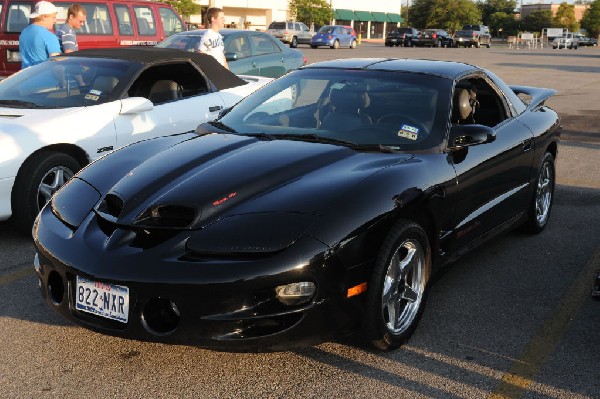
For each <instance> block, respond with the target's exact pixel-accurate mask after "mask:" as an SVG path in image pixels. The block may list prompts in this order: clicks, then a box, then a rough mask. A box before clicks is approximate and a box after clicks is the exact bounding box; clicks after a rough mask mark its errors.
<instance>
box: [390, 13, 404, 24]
mask: <svg viewBox="0 0 600 399" xmlns="http://www.w3.org/2000/svg"><path fill="white" fill-rule="evenodd" d="M387 17H388V19H389V21H390V22H404V18H402V17H401V16H400V14H394V13H393V12H388V13H387Z"/></svg>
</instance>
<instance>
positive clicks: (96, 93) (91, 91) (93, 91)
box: [90, 89, 102, 96]
mask: <svg viewBox="0 0 600 399" xmlns="http://www.w3.org/2000/svg"><path fill="white" fill-rule="evenodd" d="M90 94H95V95H97V96H99V95H100V94H102V92H101V91H100V90H95V89H92V90H90Z"/></svg>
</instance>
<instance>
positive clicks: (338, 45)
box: [331, 40, 340, 50]
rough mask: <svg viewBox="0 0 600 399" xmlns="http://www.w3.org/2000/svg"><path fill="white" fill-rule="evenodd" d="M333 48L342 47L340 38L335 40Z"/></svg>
mask: <svg viewBox="0 0 600 399" xmlns="http://www.w3.org/2000/svg"><path fill="white" fill-rule="evenodd" d="M331 48H332V49H334V50H337V49H338V48H340V42H339V41H338V40H336V41H334V42H333V45H332V46H331Z"/></svg>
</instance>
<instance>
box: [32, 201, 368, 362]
mask: <svg viewBox="0 0 600 399" xmlns="http://www.w3.org/2000/svg"><path fill="white" fill-rule="evenodd" d="M97 223H98V218H97V217H96V216H95V215H94V214H93V213H92V214H90V215H88V217H87V219H86V220H85V222H84V223H83V224H82V226H81V227H80V228H79V229H77V230H75V231H73V230H72V229H70V228H68V227H67V226H65V225H64V224H63V223H62V222H61V221H59V220H58V219H57V218H56V217H55V216H54V215H53V214H52V212H51V210H50V207H49V206H47V207H45V208H44V210H43V211H42V213H41V214H40V217H39V218H38V221H37V222H36V225H35V227H34V240H35V245H36V250H37V253H36V258H35V262H34V266H35V269H36V272H37V275H38V278H39V280H40V289H41V293H42V296H43V297H44V299H45V301H46V303H47V305H48V306H49V307H50V308H51V309H53V310H54V311H56V312H58V313H59V314H61V315H62V316H64V317H65V318H67V319H68V320H71V321H72V322H74V323H76V324H79V325H81V326H84V327H86V328H89V329H91V330H94V331H98V332H101V333H104V334H109V335H114V336H119V337H123V338H129V339H137V340H143V341H155V342H166V343H173V344H184V345H194V346H200V347H207V348H211V349H217V350H227V351H267V350H286V349H289V348H294V347H298V346H307V345H312V344H315V343H319V342H323V341H325V340H327V339H330V338H331V337H334V336H337V335H340V334H344V333H346V332H350V331H351V330H353V329H354V328H355V327H356V325H357V320H358V317H357V316H359V315H360V309H361V302H362V298H361V297H360V296H359V297H354V298H351V299H347V298H346V296H345V293H346V286H345V283H344V281H345V279H346V277H345V270H344V268H343V267H342V265H341V264H340V262H339V260H338V258H337V257H336V256H334V255H331V254H330V251H329V250H328V249H327V248H326V247H325V246H324V245H323V244H322V243H320V242H318V241H316V240H314V239H311V238H306V237H305V238H301V239H299V240H298V241H297V242H296V243H295V244H293V245H292V246H291V247H289V248H288V249H286V250H283V251H281V252H279V253H277V254H272V255H269V256H264V257H262V256H258V257H257V256H250V257H248V258H246V259H242V258H240V257H233V256H232V257H224V258H218V257H215V256H214V255H212V256H205V257H203V256H200V257H192V256H189V254H188V255H186V254H185V240H186V236H185V235H186V234H189V233H185V232H181V233H179V234H177V235H175V236H174V237H172V238H170V239H167V240H166V241H165V242H163V243H162V244H160V245H157V246H155V247H153V248H143V249H142V248H138V247H135V246H133V245H132V242H133V241H131V240H129V238H131V232H126V231H122V230H120V229H118V228H117V229H116V230H115V231H114V232H113V233H112V234H111V235H110V236H107V235H105V234H104V233H103V232H102V229H101V227H99V226H98V225H97ZM128 237H129V238H128ZM133 240H135V239H133ZM76 276H81V277H84V278H87V279H90V280H93V281H96V282H98V283H106V284H113V285H122V286H126V287H128V288H129V312H128V313H129V314H128V321H127V323H122V322H120V321H115V320H110V319H107V318H104V317H101V316H97V315H94V314H90V313H86V312H82V311H79V310H77V309H76V307H75V295H76V289H75V285H76V284H75V280H76ZM298 281H313V282H314V283H315V284H316V285H317V291H316V293H315V296H314V298H312V300H311V301H309V302H308V303H305V304H300V305H285V304H283V303H281V302H280V301H279V300H278V299H277V297H276V295H275V290H274V289H275V287H277V286H280V285H283V284H288V283H290V282H298ZM160 304H175V305H176V308H177V310H178V315H177V316H178V317H176V319H177V320H176V322H175V324H173V317H174V315H173V313H172V312H171V313H170V312H169V307H168V306H166V307H165V306H163V307H162V308H160V306H159V308H158V309H157V306H158V305H160ZM169 313H170V314H169ZM161 317H164V320H163V321H164V323H163V322H161V321H160V320H159V319H160V318H161ZM151 320H152V322H149V321H151ZM156 320H159V322H158V323H156V322H155V321H156Z"/></svg>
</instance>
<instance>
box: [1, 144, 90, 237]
mask: <svg viewBox="0 0 600 399" xmlns="http://www.w3.org/2000/svg"><path fill="white" fill-rule="evenodd" d="M80 168H81V165H79V163H78V162H77V161H76V160H75V159H74V158H73V157H71V156H70V155H67V154H65V153H62V152H58V151H41V152H39V153H37V154H35V155H33V156H31V157H30V158H29V159H28V160H27V161H25V163H24V164H23V166H22V167H21V169H20V170H19V173H18V174H17V178H16V180H15V185H14V190H13V192H12V211H13V214H12V219H13V224H14V225H15V227H16V228H17V230H19V231H20V232H21V233H23V234H26V235H30V234H31V228H32V226H33V222H34V220H35V218H36V216H37V214H38V213H39V212H40V210H41V209H42V207H43V206H44V205H45V204H46V202H48V201H49V200H50V198H51V197H52V195H54V193H55V192H56V191H58V189H59V188H61V187H62V186H63V185H64V184H65V183H66V182H67V180H69V179H70V178H71V177H73V175H74V174H75V173H76V172H77V171H78V170H79V169H80Z"/></svg>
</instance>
